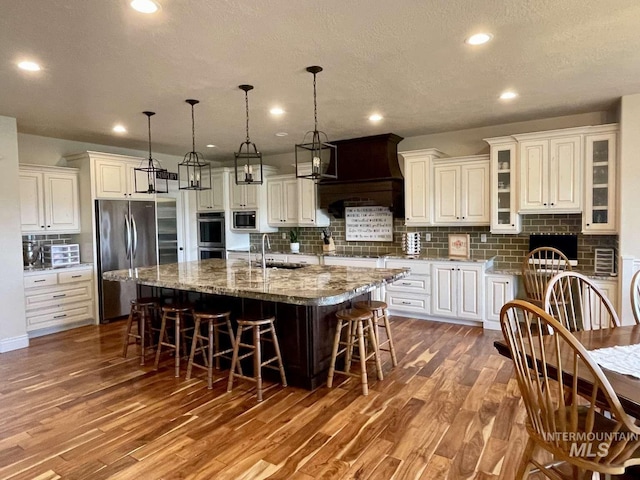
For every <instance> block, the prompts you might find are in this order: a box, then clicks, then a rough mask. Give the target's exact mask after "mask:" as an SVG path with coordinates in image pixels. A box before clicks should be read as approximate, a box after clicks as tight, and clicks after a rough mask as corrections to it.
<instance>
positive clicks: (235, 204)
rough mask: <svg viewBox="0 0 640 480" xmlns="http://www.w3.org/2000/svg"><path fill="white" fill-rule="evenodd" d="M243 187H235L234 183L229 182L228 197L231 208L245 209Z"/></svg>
mask: <svg viewBox="0 0 640 480" xmlns="http://www.w3.org/2000/svg"><path fill="white" fill-rule="evenodd" d="M244 187H245V186H244V185H237V184H236V182H231V188H230V189H229V191H230V197H231V208H244V207H245V203H246V202H245V193H244Z"/></svg>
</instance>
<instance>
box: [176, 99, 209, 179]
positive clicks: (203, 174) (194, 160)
mask: <svg viewBox="0 0 640 480" xmlns="http://www.w3.org/2000/svg"><path fill="white" fill-rule="evenodd" d="M185 102H187V103H188V104H189V105H191V151H190V152H189V153H187V154H186V155H185V156H184V159H183V160H182V162H180V163H179V164H178V188H179V189H180V190H211V164H210V163H209V162H207V161H205V160H204V155H202V154H201V153H200V152H196V127H195V115H194V109H193V107H194V106H195V105H197V104H198V103H200V102H199V101H198V100H193V99H189V100H185Z"/></svg>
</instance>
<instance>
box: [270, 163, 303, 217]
mask: <svg viewBox="0 0 640 480" xmlns="http://www.w3.org/2000/svg"><path fill="white" fill-rule="evenodd" d="M267 223H268V224H269V225H271V226H272V227H288V226H295V225H297V224H298V181H297V179H296V177H295V175H285V176H277V177H271V178H268V179H267Z"/></svg>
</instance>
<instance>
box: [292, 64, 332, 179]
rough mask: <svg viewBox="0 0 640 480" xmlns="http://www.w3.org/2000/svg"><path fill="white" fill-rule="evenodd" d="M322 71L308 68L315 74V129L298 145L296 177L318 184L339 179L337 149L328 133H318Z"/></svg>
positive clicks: (316, 68)
mask: <svg viewBox="0 0 640 480" xmlns="http://www.w3.org/2000/svg"><path fill="white" fill-rule="evenodd" d="M321 71H322V67H318V66H312V67H307V72H309V73H312V74H313V119H314V129H313V131H312V132H311V131H309V132H307V133H306V134H305V136H304V139H303V140H302V143H299V144H296V177H298V178H310V179H312V180H314V181H316V182H317V181H319V180H321V179H323V178H328V179H335V178H338V155H337V147H336V146H335V145H333V144H331V143H329V139H328V138H327V134H326V133H324V132H320V131H318V105H317V97H316V75H317V74H318V73H320V72H321Z"/></svg>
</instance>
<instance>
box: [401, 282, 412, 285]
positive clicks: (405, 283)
mask: <svg viewBox="0 0 640 480" xmlns="http://www.w3.org/2000/svg"><path fill="white" fill-rule="evenodd" d="M402 285H411V283H409V282H402Z"/></svg>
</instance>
